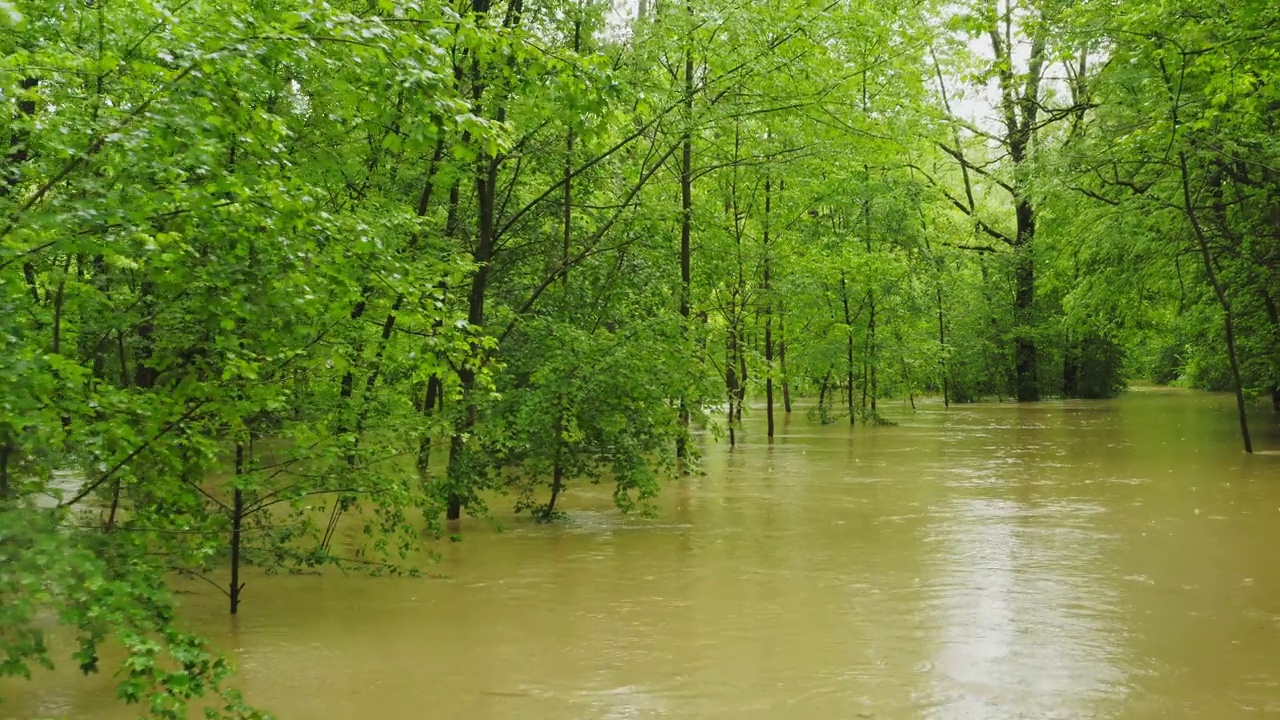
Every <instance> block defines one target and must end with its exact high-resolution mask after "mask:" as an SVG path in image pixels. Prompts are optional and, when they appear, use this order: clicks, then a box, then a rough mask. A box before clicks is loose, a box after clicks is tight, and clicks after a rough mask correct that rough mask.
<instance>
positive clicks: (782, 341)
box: [778, 308, 791, 415]
mask: <svg viewBox="0 0 1280 720" xmlns="http://www.w3.org/2000/svg"><path fill="white" fill-rule="evenodd" d="M781 309H782V308H779V310H781ZM784 322H786V315H785V313H783V312H779V313H778V372H779V373H781V374H782V410H783V412H785V413H786V414H788V415H790V414H791V381H790V380H789V379H788V377H787V337H786V334H785V332H784V331H785V330H786V328H785V327H784V326H783V323H784Z"/></svg>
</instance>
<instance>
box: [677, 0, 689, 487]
mask: <svg viewBox="0 0 1280 720" xmlns="http://www.w3.org/2000/svg"><path fill="white" fill-rule="evenodd" d="M689 12H690V14H692V13H693V9H692V6H690V8H689ZM684 110H685V119H684V120H685V128H684V136H683V137H682V139H681V147H680V315H681V317H683V318H684V327H685V333H688V332H689V320H690V311H691V309H692V305H691V302H692V292H693V288H692V285H693V280H692V278H693V275H692V273H691V264H690V262H691V258H690V254H691V236H692V226H693V128H692V127H691V126H692V124H693V51H692V50H689V49H686V50H685V54H684ZM688 436H689V401H688V398H685V397H681V398H680V435H679V437H678V438H677V440H676V458H677V460H678V461H679V462H680V463H681V467H682V468H684V469H687V468H686V466H685V463H686V461H687V460H688V456H689V449H688V447H687V446H686V444H687V443H688Z"/></svg>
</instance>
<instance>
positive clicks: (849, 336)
mask: <svg viewBox="0 0 1280 720" xmlns="http://www.w3.org/2000/svg"><path fill="white" fill-rule="evenodd" d="M840 302H841V304H843V305H844V332H845V366H844V370H845V385H846V386H847V387H848V388H849V392H848V394H847V396H846V404H847V406H848V410H849V424H850V425H853V424H854V418H855V415H854V413H853V317H852V316H851V315H850V314H849V286H848V283H847V281H846V280H845V276H844V271H843V270H842V271H840Z"/></svg>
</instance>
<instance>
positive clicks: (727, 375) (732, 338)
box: [724, 319, 738, 447]
mask: <svg viewBox="0 0 1280 720" xmlns="http://www.w3.org/2000/svg"><path fill="white" fill-rule="evenodd" d="M734 322H735V323H736V319H735V321H734ZM737 356H738V333H737V328H736V327H735V326H734V324H733V323H731V324H730V326H729V327H728V328H727V330H726V332H725V345H724V385H725V395H727V396H728V400H729V408H728V411H727V414H726V418H725V419H726V420H727V421H728V423H729V445H730V447H732V446H733V445H734V444H735V442H736V435H735V434H734V426H735V425H736V420H735V417H736V416H735V414H734V403H735V402H737V400H738V373H737V370H736V366H737V363H738V357H737Z"/></svg>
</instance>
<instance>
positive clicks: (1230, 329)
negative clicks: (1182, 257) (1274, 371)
mask: <svg viewBox="0 0 1280 720" xmlns="http://www.w3.org/2000/svg"><path fill="white" fill-rule="evenodd" d="M1178 164H1179V169H1180V171H1181V173H1182V200H1183V203H1184V204H1185V205H1186V212H1187V219H1188V220H1189V221H1190V223H1191V229H1192V231H1193V234H1194V235H1195V238H1196V243H1197V245H1199V247H1200V259H1201V260H1202V261H1203V262H1204V271H1205V274H1206V275H1207V276H1208V278H1209V284H1210V285H1212V286H1213V293H1214V295H1216V296H1217V297H1218V304H1220V305H1221V306H1222V324H1223V327H1224V329H1225V331H1226V336H1227V358H1228V359H1229V360H1230V362H1231V382H1232V385H1233V386H1234V389H1235V394H1236V414H1237V416H1238V417H1239V420H1240V437H1241V438H1242V439H1243V440H1244V451H1245V452H1246V453H1252V452H1253V440H1252V439H1251V438H1250V437H1249V417H1248V414H1247V413H1246V408H1245V402H1244V385H1243V383H1242V382H1241V380H1240V358H1239V355H1238V354H1237V352H1236V332H1235V318H1234V313H1233V311H1232V307H1231V299H1230V298H1229V297H1228V296H1227V289H1226V287H1225V286H1224V285H1223V283H1222V280H1221V278H1219V277H1218V273H1217V271H1216V270H1215V269H1214V265H1213V257H1212V255H1210V253H1209V241H1208V239H1207V238H1206V237H1205V233H1204V228H1203V227H1202V226H1201V225H1200V219H1199V218H1198V217H1197V216H1196V210H1195V205H1194V204H1193V202H1192V199H1191V177H1190V171H1189V170H1188V169H1187V153H1186V151H1179V152H1178Z"/></svg>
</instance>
